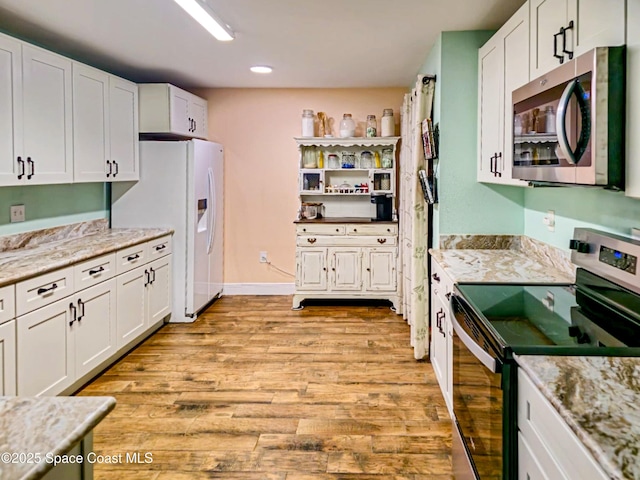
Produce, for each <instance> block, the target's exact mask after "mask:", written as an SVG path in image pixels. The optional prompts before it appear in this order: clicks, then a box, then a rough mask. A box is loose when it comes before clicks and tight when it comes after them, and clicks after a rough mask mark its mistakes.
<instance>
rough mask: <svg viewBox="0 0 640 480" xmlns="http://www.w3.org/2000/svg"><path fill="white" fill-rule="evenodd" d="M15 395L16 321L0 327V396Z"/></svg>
mask: <svg viewBox="0 0 640 480" xmlns="http://www.w3.org/2000/svg"><path fill="white" fill-rule="evenodd" d="M15 394H16V321H15V320H10V321H8V322H5V323H3V324H2V325H0V396H6V395H15Z"/></svg>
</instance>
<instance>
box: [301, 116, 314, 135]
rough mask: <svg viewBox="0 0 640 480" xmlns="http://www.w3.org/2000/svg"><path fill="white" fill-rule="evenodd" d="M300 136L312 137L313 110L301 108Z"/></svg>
mask: <svg viewBox="0 0 640 480" xmlns="http://www.w3.org/2000/svg"><path fill="white" fill-rule="evenodd" d="M302 136H303V137H313V110H302Z"/></svg>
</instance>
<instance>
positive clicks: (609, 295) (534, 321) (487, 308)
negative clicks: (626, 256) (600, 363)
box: [454, 270, 640, 356]
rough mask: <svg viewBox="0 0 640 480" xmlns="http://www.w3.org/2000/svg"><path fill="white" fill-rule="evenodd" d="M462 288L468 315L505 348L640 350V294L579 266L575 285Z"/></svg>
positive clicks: (582, 351) (542, 351) (614, 352)
mask: <svg viewBox="0 0 640 480" xmlns="http://www.w3.org/2000/svg"><path fill="white" fill-rule="evenodd" d="M457 290H458V293H459V294H460V295H461V296H462V297H463V299H464V302H461V303H462V304H463V305H464V307H465V308H464V310H465V312H466V313H467V317H473V318H474V319H476V320H474V321H477V322H479V323H481V325H480V330H481V331H482V333H483V335H484V336H485V337H486V338H487V340H488V341H489V343H491V344H492V345H493V346H494V348H495V349H497V350H498V351H502V352H503V353H504V352H505V351H512V352H515V353H520V354H562V355H571V354H581V355H582V354H596V355H629V356H638V355H640V296H638V295H637V294H635V293H633V292H630V291H628V290H625V289H624V288H621V287H619V286H617V285H615V284H612V283H611V282H609V281H607V280H604V279H602V278H601V277H598V276H596V275H593V274H591V273H589V272H587V271H584V270H579V271H578V276H577V281H576V284H575V285H510V284H461V285H457ZM454 311H455V307H454ZM469 313H471V315H469ZM456 318H458V316H456Z"/></svg>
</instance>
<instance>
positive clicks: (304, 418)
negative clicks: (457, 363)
mask: <svg viewBox="0 0 640 480" xmlns="http://www.w3.org/2000/svg"><path fill="white" fill-rule="evenodd" d="M78 395H112V396H114V397H115V398H116V399H117V406H116V408H115V410H114V411H113V412H111V413H110V414H109V415H108V416H107V418H106V419H105V420H103V421H102V423H100V424H99V425H98V426H97V427H96V429H95V431H94V450H95V451H96V453H99V454H104V455H117V454H119V453H122V454H123V458H126V457H124V454H126V453H131V452H142V453H143V454H144V453H146V452H149V453H151V454H152V457H153V462H152V463H142V462H140V463H126V462H122V463H118V464H103V463H101V464H96V465H95V478H96V479H98V480H100V479H106V480H111V479H123V478H126V479H128V480H136V479H145V480H147V479H151V480H168V479H171V480H182V479H195V480H198V479H207V478H222V479H230V480H236V479H237V480H241V479H242V480H243V479H261V480H327V479H342V480H356V479H357V480H373V479H377V480H380V479H397V480H400V479H403V480H410V479H411V480H423V479H429V480H444V479H447V480H449V479H451V478H452V477H451V426H450V418H449V415H448V412H447V408H446V406H445V403H444V400H443V398H442V395H441V393H440V390H439V388H438V385H437V382H436V379H435V376H434V373H433V370H432V368H431V365H430V364H429V363H428V362H417V361H415V360H414V358H413V350H412V348H411V347H410V346H409V326H408V325H407V324H406V323H405V322H404V321H403V319H402V317H401V316H398V315H395V314H394V313H393V312H391V311H390V310H389V308H388V307H387V306H335V305H334V306H324V305H321V306H307V307H306V308H305V309H304V310H302V311H292V310H291V297H287V296H282V297H280V296H273V297H245V296H242V297H223V298H221V299H220V300H218V301H217V302H216V303H214V304H213V305H212V306H211V307H210V308H209V309H208V310H207V312H206V313H205V314H204V315H202V316H201V317H200V318H199V319H198V320H197V321H196V322H195V323H193V324H168V325H166V326H164V327H163V328H162V329H161V330H159V331H158V332H157V333H156V334H155V335H153V336H152V337H150V338H149V339H147V340H146V341H145V342H144V343H143V344H142V345H140V346H139V347H138V348H136V349H135V350H133V351H132V352H130V353H129V354H128V355H127V356H126V357H124V358H123V359H122V360H120V361H119V362H118V363H116V364H115V365H113V366H112V367H111V368H110V369H108V370H107V371H106V372H104V374H103V375H101V376H100V377H99V378H97V379H96V380H95V381H93V382H92V383H91V384H89V385H87V386H86V387H85V388H84V389H83V390H81V391H80V392H79V393H78ZM143 458H144V455H143Z"/></svg>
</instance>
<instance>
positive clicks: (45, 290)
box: [38, 283, 58, 295]
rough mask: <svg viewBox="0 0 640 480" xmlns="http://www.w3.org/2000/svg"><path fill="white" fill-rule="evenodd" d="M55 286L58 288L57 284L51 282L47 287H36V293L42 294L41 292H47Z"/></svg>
mask: <svg viewBox="0 0 640 480" xmlns="http://www.w3.org/2000/svg"><path fill="white" fill-rule="evenodd" d="M56 288H58V284H57V283H54V284H52V285H51V286H50V287H49V288H44V287H42V288H39V289H38V295H42V294H43V293H47V292H52V291H54V290H55V289H56Z"/></svg>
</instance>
